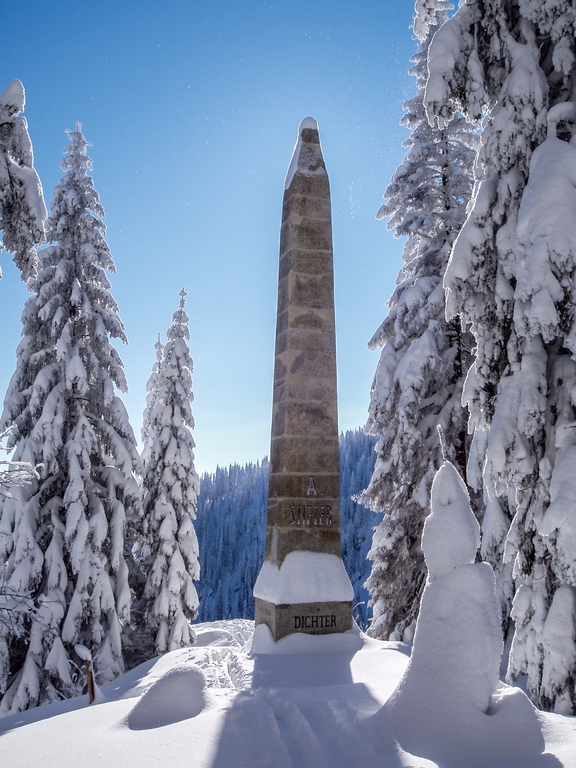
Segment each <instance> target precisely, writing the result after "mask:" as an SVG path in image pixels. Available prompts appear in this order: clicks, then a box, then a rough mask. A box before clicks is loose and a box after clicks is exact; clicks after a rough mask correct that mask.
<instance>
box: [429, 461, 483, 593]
mask: <svg viewBox="0 0 576 768" xmlns="http://www.w3.org/2000/svg"><path fill="white" fill-rule="evenodd" d="M431 506H432V512H431V514H430V515H428V517H427V518H426V522H425V523H424V531H423V533H422V549H423V550H424V559H425V560H426V565H427V567H428V576H429V581H433V580H434V579H437V578H439V577H440V576H443V575H444V574H445V573H448V572H449V571H451V570H452V569H453V568H456V567H457V566H459V565H464V564H466V563H473V562H474V560H475V559H476V552H477V550H478V547H479V546H480V526H479V525H478V522H477V520H476V518H475V517H474V513H473V512H472V509H471V508H470V499H469V498H468V491H467V490H466V486H465V485H464V482H463V481H462V478H461V477H460V475H459V474H458V472H457V471H456V469H455V467H454V466H453V465H452V464H450V462H449V461H445V462H444V463H443V464H442V466H441V467H440V469H439V470H438V472H437V473H436V476H435V478H434V482H433V483H432V497H431Z"/></svg>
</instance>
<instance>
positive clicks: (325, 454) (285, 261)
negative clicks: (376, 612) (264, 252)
mask: <svg viewBox="0 0 576 768" xmlns="http://www.w3.org/2000/svg"><path fill="white" fill-rule="evenodd" d="M352 594H353V591H352V586H351V584H350V580H349V579H348V576H347V574H346V571H345V569H344V564H343V562H342V558H341V552H340V489H339V467H338V415H337V392H336V340H335V326H334V269H333V257H332V219H331V207H330V185H329V182H328V174H327V173H326V166H325V164H324V158H323V156H322V149H321V146H320V138H319V134H318V125H317V123H316V121H315V120H314V119H313V118H311V117H307V118H306V119H305V120H303V121H302V123H301V125H300V128H299V129H298V139H297V142H296V147H295V149H294V154H293V156H292V161H291V163H290V167H289V169H288V175H287V178H286V184H285V191H284V202H283V208H282V229H281V235H280V270H279V279H278V315H277V324H276V359H275V368H274V397H273V411H272V439H271V447H270V482H269V489H268V518H267V526H266V555H265V561H264V565H263V567H262V570H261V571H260V575H259V576H258V580H257V581H256V585H255V587H254V597H255V598H256V624H257V625H258V624H268V626H269V627H270V629H271V631H272V635H273V637H274V639H275V640H279V639H281V638H282V637H284V636H286V635H288V634H291V633H293V632H305V633H308V634H329V633H334V632H344V631H346V630H348V629H351V627H352Z"/></svg>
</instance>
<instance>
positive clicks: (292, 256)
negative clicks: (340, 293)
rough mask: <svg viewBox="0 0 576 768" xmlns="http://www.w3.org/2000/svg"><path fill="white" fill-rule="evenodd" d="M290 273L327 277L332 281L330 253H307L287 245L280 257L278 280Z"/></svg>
mask: <svg viewBox="0 0 576 768" xmlns="http://www.w3.org/2000/svg"><path fill="white" fill-rule="evenodd" d="M291 271H292V272H297V273H298V274H304V275H327V276H328V277H330V279H331V280H332V279H333V272H332V251H309V250H306V249H302V248H295V247H294V246H293V245H292V244H288V247H287V248H286V250H285V252H284V253H283V254H282V256H281V257H280V278H283V277H286V275H288V274H289V273H290V272H291Z"/></svg>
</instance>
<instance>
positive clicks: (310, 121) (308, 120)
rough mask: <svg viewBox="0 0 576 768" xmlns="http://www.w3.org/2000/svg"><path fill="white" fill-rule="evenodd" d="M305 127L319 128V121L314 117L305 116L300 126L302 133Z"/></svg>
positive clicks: (299, 129) (299, 131) (315, 129)
mask: <svg viewBox="0 0 576 768" xmlns="http://www.w3.org/2000/svg"><path fill="white" fill-rule="evenodd" d="M305 128H311V129H312V130H313V131H317V130H318V123H317V122H316V120H315V119H314V118H313V117H305V118H304V120H302V122H301V123H300V126H299V128H298V133H302V131H303V130H304V129H305Z"/></svg>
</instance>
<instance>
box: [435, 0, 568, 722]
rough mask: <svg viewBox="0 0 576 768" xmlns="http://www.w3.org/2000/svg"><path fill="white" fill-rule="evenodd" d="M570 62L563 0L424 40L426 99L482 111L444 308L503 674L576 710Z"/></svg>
mask: <svg viewBox="0 0 576 768" xmlns="http://www.w3.org/2000/svg"><path fill="white" fill-rule="evenodd" d="M575 63H576V41H575V8H574V4H573V2H570V1H569V0H557V2H554V3H552V2H529V1H523V0H464V2H463V3H461V5H460V8H459V10H458V11H457V13H456V14H455V15H454V16H453V17H452V18H451V19H450V20H449V21H448V22H447V23H446V24H445V25H444V26H443V27H442V28H441V29H440V30H439V31H438V32H437V34H436V36H435V38H434V40H433V42H432V45H431V47H430V52H429V79H428V84H427V87H426V97H425V103H426V107H427V110H428V114H429V118H430V120H431V121H436V122H437V123H438V124H439V125H444V123H445V121H446V120H449V119H451V117H452V115H453V113H454V111H455V110H464V111H465V112H466V113H467V114H468V115H470V116H471V117H473V118H477V117H478V116H480V115H481V114H485V118H484V122H483V130H482V138H481V149H480V153H479V161H480V162H479V166H478V179H477V185H476V187H475V192H474V200H473V206H472V207H471V209H470V213H469V216H468V219H467V221H466V224H465V225H464V227H463V229H462V231H461V233H460V235H459V237H458V240H457V241H456V243H455V245H454V250H453V253H452V256H451V260H450V264H449V266H448V269H447V272H446V277H445V286H446V289H447V311H448V314H449V316H450V317H452V318H456V317H459V318H460V319H461V321H462V322H463V323H464V324H465V325H466V326H467V327H469V328H470V329H471V330H472V333H473V334H474V337H475V342H476V357H475V362H474V366H473V368H472V369H471V370H470V372H469V374H468V378H467V380H466V386H465V399H466V401H467V402H468V404H469V408H470V413H471V417H470V418H471V421H470V424H471V427H472V428H473V429H474V441H475V449H476V454H477V455H478V456H481V457H482V456H484V457H485V459H484V463H483V472H482V477H480V472H479V471H477V472H476V477H475V478H474V480H475V483H476V485H477V486H479V485H480V483H481V482H483V483H484V487H485V489H486V492H487V494H488V497H489V503H488V506H487V509H486V516H485V518H484V523H483V545H482V547H483V556H484V558H485V559H486V560H488V561H490V562H492V563H494V565H495V568H496V570H497V571H498V569H500V571H501V573H500V585H499V586H500V591H501V595H502V597H503V598H504V599H503V602H504V604H505V603H506V598H507V597H508V595H510V594H512V592H513V590H515V596H514V602H513V606H512V611H511V616H512V619H513V622H514V625H515V626H514V635H513V641H512V648H511V652H510V660H509V666H508V674H509V676H510V678H511V679H514V678H515V677H516V676H517V675H519V674H523V673H524V674H527V676H528V688H529V690H530V692H531V695H532V697H533V700H534V701H535V702H536V703H537V704H538V705H539V706H541V707H543V708H546V709H554V710H556V711H558V712H563V713H574V712H576V691H575V682H576V566H575V563H576V518H575V516H574V505H573V499H574V494H575V493H576V486H575V482H576V481H575V479H574V477H575V473H574V460H575V457H576V408H575V405H576V398H575V396H574V392H575V391H576V390H575V384H576V362H575V361H574V359H573V358H574V353H575V352H576V332H575V330H574V319H575V307H576V283H575V280H574V276H575V274H576V273H575V267H576V259H575V254H576V146H575V145H574V142H575V141H576V140H575V139H573V138H572V139H571V135H573V132H574V122H575V120H576V104H575V100H576V92H575V89H576V80H575V77H574V73H575V71H576V70H575V67H574V65H575ZM570 139H571V141H570ZM568 142H570V143H568ZM478 466H480V464H478ZM471 477H473V475H470V474H469V481H470V479H471ZM501 562H504V563H508V571H506V568H505V567H504V568H503V567H502V566H501V565H500V563H501ZM512 569H513V570H512ZM507 572H508V573H510V576H509V578H508V580H507V581H506V579H505V578H503V576H506V573H507ZM512 579H514V581H512Z"/></svg>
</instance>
